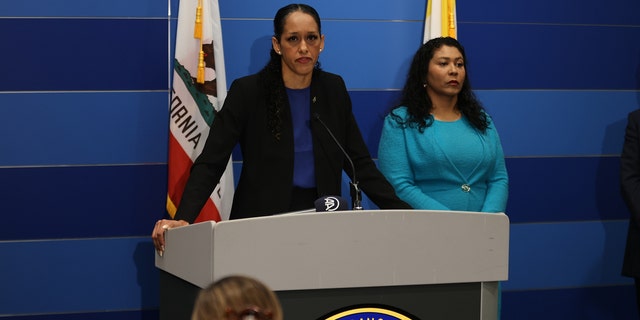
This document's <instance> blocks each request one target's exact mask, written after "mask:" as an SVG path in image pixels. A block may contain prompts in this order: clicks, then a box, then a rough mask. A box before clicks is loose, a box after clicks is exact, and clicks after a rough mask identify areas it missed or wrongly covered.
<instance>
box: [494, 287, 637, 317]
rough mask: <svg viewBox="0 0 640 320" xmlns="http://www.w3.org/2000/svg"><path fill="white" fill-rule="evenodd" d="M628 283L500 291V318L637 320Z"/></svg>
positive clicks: (633, 290) (632, 292)
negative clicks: (557, 288) (606, 285)
mask: <svg viewBox="0 0 640 320" xmlns="http://www.w3.org/2000/svg"><path fill="white" fill-rule="evenodd" d="M635 296H636V294H635V289H634V287H633V286H631V285H625V286H610V287H609V286H608V287H594V288H569V289H561V290H533V291H519V292H512V291H503V292H502V319H505V320H510V319H517V320H540V319H545V320H568V319H572V320H573V319H592V320H637V319H638V310H637V307H636V300H635Z"/></svg>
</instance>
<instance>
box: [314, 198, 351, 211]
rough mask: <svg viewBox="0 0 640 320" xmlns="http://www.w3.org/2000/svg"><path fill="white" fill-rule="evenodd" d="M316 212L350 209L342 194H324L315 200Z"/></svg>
mask: <svg viewBox="0 0 640 320" xmlns="http://www.w3.org/2000/svg"><path fill="white" fill-rule="evenodd" d="M314 205H315V206H316V212H327V211H328V212H333V211H344V210H349V206H348V204H347V201H345V200H344V198H342V197H340V196H324V197H320V198H318V200H316V201H315V202H314Z"/></svg>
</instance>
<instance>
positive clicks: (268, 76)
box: [258, 3, 322, 140]
mask: <svg viewBox="0 0 640 320" xmlns="http://www.w3.org/2000/svg"><path fill="white" fill-rule="evenodd" d="M297 11H300V12H302V13H306V14H308V15H310V16H311V17H313V19H314V20H315V21H316V24H317V25H318V33H320V34H322V29H321V23H320V15H319V14H318V12H317V11H316V9H314V8H313V7H311V6H309V5H306V4H299V3H292V4H289V5H287V6H284V7H282V8H280V9H279V10H278V12H276V16H275V17H274V18H273V37H275V38H276V39H277V41H278V42H280V40H282V32H283V31H284V25H285V23H286V22H287V17H288V16H289V14H291V13H293V12H297ZM315 70H320V63H319V62H316V65H315ZM258 74H259V75H260V78H261V79H260V80H261V81H262V83H263V85H264V87H265V90H266V94H267V96H266V101H267V108H269V110H268V113H267V115H268V117H267V127H268V129H269V131H271V134H272V135H273V137H274V138H275V139H276V140H280V134H281V133H282V110H283V106H284V105H285V102H286V99H287V92H286V90H285V88H284V80H283V79H282V57H281V56H280V55H279V54H278V53H276V51H275V50H274V49H273V47H272V48H271V50H270V51H269V62H267V64H266V65H265V66H264V68H262V70H260V72H259V73H258Z"/></svg>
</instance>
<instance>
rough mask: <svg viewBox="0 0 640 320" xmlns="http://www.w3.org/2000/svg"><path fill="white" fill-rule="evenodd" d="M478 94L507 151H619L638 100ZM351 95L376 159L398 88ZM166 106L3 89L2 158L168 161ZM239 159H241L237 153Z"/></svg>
mask: <svg viewBox="0 0 640 320" xmlns="http://www.w3.org/2000/svg"><path fill="white" fill-rule="evenodd" d="M476 93H477V95H478V97H479V98H480V100H481V101H482V102H483V103H484V105H485V106H486V108H487V110H488V112H489V113H490V114H491V115H492V117H493V119H494V121H495V124H496V127H497V128H498V131H499V133H500V135H501V139H502V144H503V148H504V150H505V154H506V155H507V156H508V157H514V156H518V157H522V156H527V157H528V156H534V157H535V156H558V155H560V156H580V155H601V154H604V155H611V154H613V155H618V154H619V153H620V151H621V150H622V142H623V140H624V139H623V138H624V128H625V125H626V115H627V113H628V112H631V111H632V110H634V109H635V108H636V101H635V100H636V99H637V93H636V92H632V91H597V92H589V91H483V90H480V91H477V92H476ZM350 95H351V98H352V102H353V110H354V114H355V115H356V119H357V121H358V124H359V125H360V129H361V131H362V135H363V137H364V138H365V141H366V143H367V145H368V146H369V150H370V152H371V154H372V156H373V157H374V158H377V150H378V142H379V139H380V130H381V126H382V119H383V117H384V115H385V114H386V112H387V111H388V109H389V108H390V107H391V106H393V105H394V104H395V103H397V99H398V98H399V96H400V92H399V91H351V92H350ZM16 106H20V107H19V108H17V107H16ZM167 106H168V94H167V93H165V92H155V93H149V92H144V93H141V92H108V93H105V92H96V93H38V94H34V93H28V94H27V93H24V94H17V93H12V94H0V110H2V112H4V113H5V114H8V113H11V114H12V118H13V119H20V121H9V122H7V123H6V124H5V125H4V126H2V127H0V147H2V150H4V151H5V152H3V153H1V154H0V165H5V166H7V165H9V166H11V165H57V164H120V163H148V162H154V163H157V162H166V152H167V150H166V146H167V143H166V141H167V140H166V139H167V134H168V131H167V130H168V121H167V119H168V107H167ZM514 106H517V107H514ZM611 106H615V107H611ZM550 115H553V116H550ZM583 115H584V116H583ZM586 115H588V116H586ZM523 119H526V121H523ZM27 123H28V128H29V129H28V130H27V129H25V128H27V127H25V125H27ZM532 132H535V134H532ZM16 134H19V137H20V138H19V139H18V138H16V137H15V135H16ZM78 150H82V152H78ZM234 158H235V159H237V160H241V157H240V154H239V153H234Z"/></svg>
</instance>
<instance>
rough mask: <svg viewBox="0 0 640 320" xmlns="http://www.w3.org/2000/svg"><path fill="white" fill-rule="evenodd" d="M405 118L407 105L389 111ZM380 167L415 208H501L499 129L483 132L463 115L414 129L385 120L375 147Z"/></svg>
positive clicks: (503, 174) (503, 173) (504, 179)
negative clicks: (376, 147)
mask: <svg viewBox="0 0 640 320" xmlns="http://www.w3.org/2000/svg"><path fill="white" fill-rule="evenodd" d="M393 112H394V113H395V114H397V115H399V116H400V117H401V118H403V119H406V117H407V111H406V108H405V107H402V108H398V109H395V110H394V111H393ZM378 157H379V159H378V164H379V167H380V171H381V172H382V173H383V174H384V175H385V176H386V177H387V179H388V180H389V182H390V183H391V184H392V185H393V186H394V188H395V189H396V193H397V194H398V196H399V197H400V198H401V199H402V200H404V201H406V202H407V203H409V204H410V205H411V206H413V207H414V208H416V209H427V210H456V211H480V212H504V211H505V209H506V205H507V198H508V193H509V191H508V189H509V188H508V176H507V169H506V166H505V162H504V153H503V151H502V146H501V143H500V138H499V136H498V132H497V131H496V129H495V127H494V124H493V122H491V121H490V119H489V128H487V130H486V132H485V133H482V132H480V131H478V130H476V129H475V128H474V127H473V126H472V125H471V124H470V123H469V121H468V120H467V118H466V117H464V116H463V117H462V118H460V119H459V120H457V121H452V122H446V121H438V120H434V121H433V123H432V124H431V126H428V127H426V128H425V130H424V131H423V132H420V131H419V130H418V128H417V127H407V126H403V125H401V124H399V123H398V122H397V121H395V120H394V119H393V118H392V117H391V116H390V115H388V116H387V117H386V118H385V121H384V125H383V128H382V136H381V138H380V146H379V150H378Z"/></svg>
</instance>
